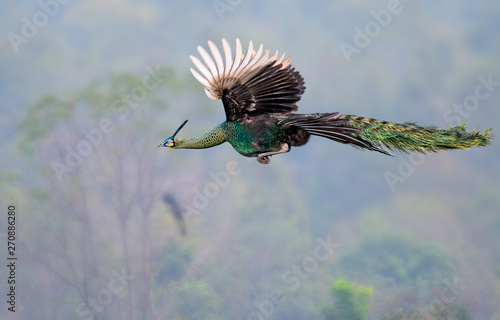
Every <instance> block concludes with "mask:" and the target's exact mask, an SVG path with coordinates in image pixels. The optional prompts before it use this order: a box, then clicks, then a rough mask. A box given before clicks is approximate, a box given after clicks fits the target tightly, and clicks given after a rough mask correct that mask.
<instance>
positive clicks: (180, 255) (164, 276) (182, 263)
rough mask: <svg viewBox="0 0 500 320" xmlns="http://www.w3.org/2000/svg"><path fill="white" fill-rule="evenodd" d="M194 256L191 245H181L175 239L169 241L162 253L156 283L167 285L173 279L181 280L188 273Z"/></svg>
mask: <svg viewBox="0 0 500 320" xmlns="http://www.w3.org/2000/svg"><path fill="white" fill-rule="evenodd" d="M192 256H193V248H192V247H191V246H186V245H181V244H180V243H178V242H177V241H174V240H172V241H170V242H168V243H167V244H166V245H165V248H164V249H163V250H162V253H161V255H160V263H159V266H158V271H157V273H156V274H155V277H154V279H155V281H156V283H157V284H158V285H166V284H168V283H169V282H171V281H178V280H180V279H181V278H182V277H183V276H184V274H185V273H186V269H187V268H188V266H189V263H190V262H191V259H192Z"/></svg>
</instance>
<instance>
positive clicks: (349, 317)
mask: <svg viewBox="0 0 500 320" xmlns="http://www.w3.org/2000/svg"><path fill="white" fill-rule="evenodd" d="M330 292H331V294H332V296H333V297H334V302H333V305H327V306H323V307H322V311H323V315H324V317H325V319H327V320H337V319H339V320H364V319H368V314H369V312H370V296H371V294H372V288H367V287H362V286H360V287H358V288H354V287H353V286H352V285H351V284H350V283H349V282H348V281H346V280H344V279H338V280H337V281H335V283H334V284H333V285H332V286H331V287H330Z"/></svg>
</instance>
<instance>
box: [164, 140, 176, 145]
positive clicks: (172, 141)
mask: <svg viewBox="0 0 500 320" xmlns="http://www.w3.org/2000/svg"><path fill="white" fill-rule="evenodd" d="M165 146H166V147H173V146H174V139H168V140H167V142H165Z"/></svg>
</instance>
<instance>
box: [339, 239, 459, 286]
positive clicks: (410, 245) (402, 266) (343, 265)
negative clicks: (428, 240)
mask: <svg viewBox="0 0 500 320" xmlns="http://www.w3.org/2000/svg"><path fill="white" fill-rule="evenodd" d="M338 268H339V270H341V273H342V274H345V275H347V276H349V277H350V278H352V279H358V278H360V279H365V280H366V279H367V278H369V277H370V278H375V279H378V280H379V283H380V284H383V285H388V286H407V287H414V288H419V290H421V291H424V292H427V291H428V290H429V289H430V288H432V287H435V286H439V285H441V284H442V281H443V279H449V277H450V274H452V273H453V271H454V267H453V265H452V263H451V261H450V258H449V256H448V254H447V253H446V251H445V250H443V249H442V248H440V247H438V246H436V245H432V244H422V243H419V242H417V241H415V240H414V239H412V238H411V237H407V236H402V235H397V234H386V235H381V236H370V237H367V238H365V239H364V240H362V242H361V243H360V244H359V245H358V246H356V247H355V248H353V249H352V250H351V251H350V252H347V253H345V254H344V255H343V256H342V257H341V259H340V261H339V263H338Z"/></svg>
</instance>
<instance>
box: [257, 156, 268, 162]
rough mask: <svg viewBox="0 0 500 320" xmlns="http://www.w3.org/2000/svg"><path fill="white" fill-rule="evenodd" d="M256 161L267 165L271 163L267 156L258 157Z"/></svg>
mask: <svg viewBox="0 0 500 320" xmlns="http://www.w3.org/2000/svg"><path fill="white" fill-rule="evenodd" d="M257 161H258V162H259V163H262V164H268V163H269V162H271V159H269V156H263V155H258V156H257Z"/></svg>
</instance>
